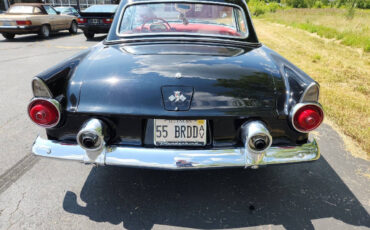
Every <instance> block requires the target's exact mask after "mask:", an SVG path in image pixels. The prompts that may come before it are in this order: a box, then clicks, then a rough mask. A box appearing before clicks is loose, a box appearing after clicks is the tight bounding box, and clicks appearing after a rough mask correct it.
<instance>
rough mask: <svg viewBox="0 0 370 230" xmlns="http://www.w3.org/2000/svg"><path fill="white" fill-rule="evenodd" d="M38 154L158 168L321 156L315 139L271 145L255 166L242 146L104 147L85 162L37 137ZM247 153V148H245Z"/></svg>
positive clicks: (75, 149)
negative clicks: (293, 143) (284, 144)
mask: <svg viewBox="0 0 370 230" xmlns="http://www.w3.org/2000/svg"><path fill="white" fill-rule="evenodd" d="M32 152H33V153H34V154H35V155H37V156H43V157H50V158H57V159H64V160H74V161H79V162H83V163H94V164H98V165H116V166H128V167H145V168H157V169H171V170H181V169H201V168H222V167H245V166H247V167H253V166H257V165H270V164H283V163H298V162H306V161H314V160H317V159H319V158H320V152H319V148H318V145H317V143H316V141H315V140H313V141H312V142H308V143H306V144H303V145H300V146H286V147H283V146H282V147H275V146H274V147H270V148H269V149H268V150H266V154H265V156H264V157H263V158H262V160H261V161H259V162H257V163H256V164H255V165H251V164H246V162H245V156H244V152H245V151H244V148H232V149H231V148H230V149H201V150H182V149H166V148H143V147H123V146H107V147H105V148H104V150H103V152H102V153H101V154H100V155H99V156H98V158H97V159H96V160H95V162H90V161H85V159H86V152H85V150H84V149H82V148H81V147H80V146H78V145H76V144H70V143H62V142H58V141H53V140H46V139H43V138H41V137H37V139H36V141H35V143H34V144H33V147H32ZM246 153H247V154H249V153H248V151H246Z"/></svg>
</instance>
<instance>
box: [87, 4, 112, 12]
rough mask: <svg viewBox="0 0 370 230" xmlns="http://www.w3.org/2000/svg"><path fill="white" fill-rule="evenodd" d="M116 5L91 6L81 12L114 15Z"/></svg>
mask: <svg viewBox="0 0 370 230" xmlns="http://www.w3.org/2000/svg"><path fill="white" fill-rule="evenodd" d="M117 6H118V5H93V6H90V7H88V8H86V9H85V10H84V11H83V12H87V13H93V12H95V13H114V12H116V10H117Z"/></svg>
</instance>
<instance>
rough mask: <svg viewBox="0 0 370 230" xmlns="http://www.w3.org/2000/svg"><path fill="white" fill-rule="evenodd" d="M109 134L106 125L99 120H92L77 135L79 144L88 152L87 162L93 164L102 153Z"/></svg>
mask: <svg viewBox="0 0 370 230" xmlns="http://www.w3.org/2000/svg"><path fill="white" fill-rule="evenodd" d="M106 134H107V126H106V124H105V123H104V122H103V121H102V120H99V119H96V118H92V119H90V120H88V121H87V122H85V123H84V124H83V125H82V127H81V129H80V131H79V132H78V134H77V137H76V138H77V143H78V144H79V145H80V146H81V148H83V149H84V150H86V154H87V156H88V159H87V160H86V161H87V162H93V161H95V160H96V158H97V157H98V156H99V155H100V153H102V151H103V149H104V146H105V140H104V138H105V137H106Z"/></svg>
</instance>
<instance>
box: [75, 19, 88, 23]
mask: <svg viewBox="0 0 370 230" xmlns="http://www.w3.org/2000/svg"><path fill="white" fill-rule="evenodd" d="M77 22H78V23H80V24H83V23H87V19H86V18H77Z"/></svg>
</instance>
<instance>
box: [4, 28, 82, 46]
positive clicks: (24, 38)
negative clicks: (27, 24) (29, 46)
mask: <svg viewBox="0 0 370 230" xmlns="http://www.w3.org/2000/svg"><path fill="white" fill-rule="evenodd" d="M79 34H81V32H80V31H79V32H77V34H74V35H71V34H70V33H69V32H58V33H52V34H50V37H48V38H46V39H44V38H41V37H40V36H39V35H37V34H27V35H16V36H15V38H14V39H12V40H6V39H5V38H3V37H2V36H1V35H0V43H1V42H3V43H7V42H37V41H47V40H54V39H59V38H64V37H68V36H76V35H79Z"/></svg>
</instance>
